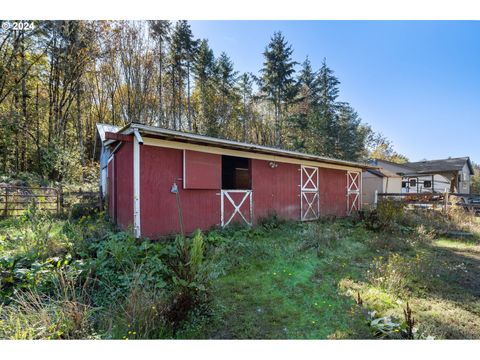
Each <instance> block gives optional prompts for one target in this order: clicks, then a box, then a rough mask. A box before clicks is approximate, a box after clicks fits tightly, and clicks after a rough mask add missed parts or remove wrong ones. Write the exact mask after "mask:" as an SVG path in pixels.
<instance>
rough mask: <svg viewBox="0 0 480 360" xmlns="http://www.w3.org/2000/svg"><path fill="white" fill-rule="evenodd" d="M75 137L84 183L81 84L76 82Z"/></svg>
mask: <svg viewBox="0 0 480 360" xmlns="http://www.w3.org/2000/svg"><path fill="white" fill-rule="evenodd" d="M76 87H77V93H76V97H77V136H78V150H79V152H80V164H81V165H82V180H83V181H85V151H84V144H83V128H82V112H81V89H80V88H81V82H80V81H78V82H77V86H76Z"/></svg>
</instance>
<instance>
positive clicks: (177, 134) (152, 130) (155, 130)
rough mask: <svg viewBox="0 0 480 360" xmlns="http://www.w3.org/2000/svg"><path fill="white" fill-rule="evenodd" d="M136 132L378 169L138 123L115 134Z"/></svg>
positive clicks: (366, 166) (182, 140)
mask: <svg viewBox="0 0 480 360" xmlns="http://www.w3.org/2000/svg"><path fill="white" fill-rule="evenodd" d="M97 128H98V126H97ZM135 130H137V131H138V132H140V133H141V134H145V135H147V134H148V135H151V136H154V137H159V138H164V139H170V140H176V141H181V142H189V143H197V144H203V145H215V146H217V147H223V148H228V149H235V150H243V151H249V152H256V153H262V154H269V155H276V156H284V157H291V158H296V159H305V160H310V161H318V162H324V163H329V164H337V165H345V166H351V167H356V168H361V169H376V168H377V167H376V166H372V165H368V164H364V163H359V162H354V161H346V160H339V159H334V158H329V157H325V156H318V155H311V154H306V153H301V152H297V151H290V150H283V149H279V148H274V147H268V146H262V145H255V144H250V143H244V142H238V141H232V140H225V139H218V138H214V137H210V136H204V135H198V134H192V133H186V132H181V131H175V130H169V129H164V128H160V127H156V126H148V125H143V124H137V123H130V124H128V125H126V126H124V127H123V128H121V129H118V130H117V131H113V132H117V133H119V134H124V135H128V134H132V133H134V131H135ZM108 141H110V140H107V142H106V143H108Z"/></svg>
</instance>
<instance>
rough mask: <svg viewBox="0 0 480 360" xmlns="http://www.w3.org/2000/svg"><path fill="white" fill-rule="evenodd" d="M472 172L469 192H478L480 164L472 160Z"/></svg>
mask: <svg viewBox="0 0 480 360" xmlns="http://www.w3.org/2000/svg"><path fill="white" fill-rule="evenodd" d="M472 167H473V171H474V174H473V176H472V180H471V185H470V193H471V194H480V165H479V164H476V163H474V162H472Z"/></svg>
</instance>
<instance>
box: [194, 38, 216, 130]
mask: <svg viewBox="0 0 480 360" xmlns="http://www.w3.org/2000/svg"><path fill="white" fill-rule="evenodd" d="M193 72H194V77H195V87H196V88H197V90H198V93H199V114H198V115H199V118H198V119H196V120H195V122H194V124H193V125H194V126H193V130H194V131H195V132H204V133H206V134H207V135H212V136H215V135H216V134H218V130H219V128H218V122H217V120H216V117H215V115H214V113H213V112H212V111H211V110H210V106H209V98H211V93H212V91H211V89H212V87H213V85H214V82H213V79H214V76H215V57H214V55H213V51H212V49H211V48H210V46H209V45H208V40H201V41H200V43H199V46H198V52H197V57H196V60H195V63H194V65H193ZM200 126H203V131H200Z"/></svg>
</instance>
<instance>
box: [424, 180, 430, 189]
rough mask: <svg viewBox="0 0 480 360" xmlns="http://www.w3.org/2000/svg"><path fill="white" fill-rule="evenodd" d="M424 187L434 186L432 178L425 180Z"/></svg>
mask: <svg viewBox="0 0 480 360" xmlns="http://www.w3.org/2000/svg"><path fill="white" fill-rule="evenodd" d="M423 187H424V188H431V187H432V180H425V181H424V182H423Z"/></svg>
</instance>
